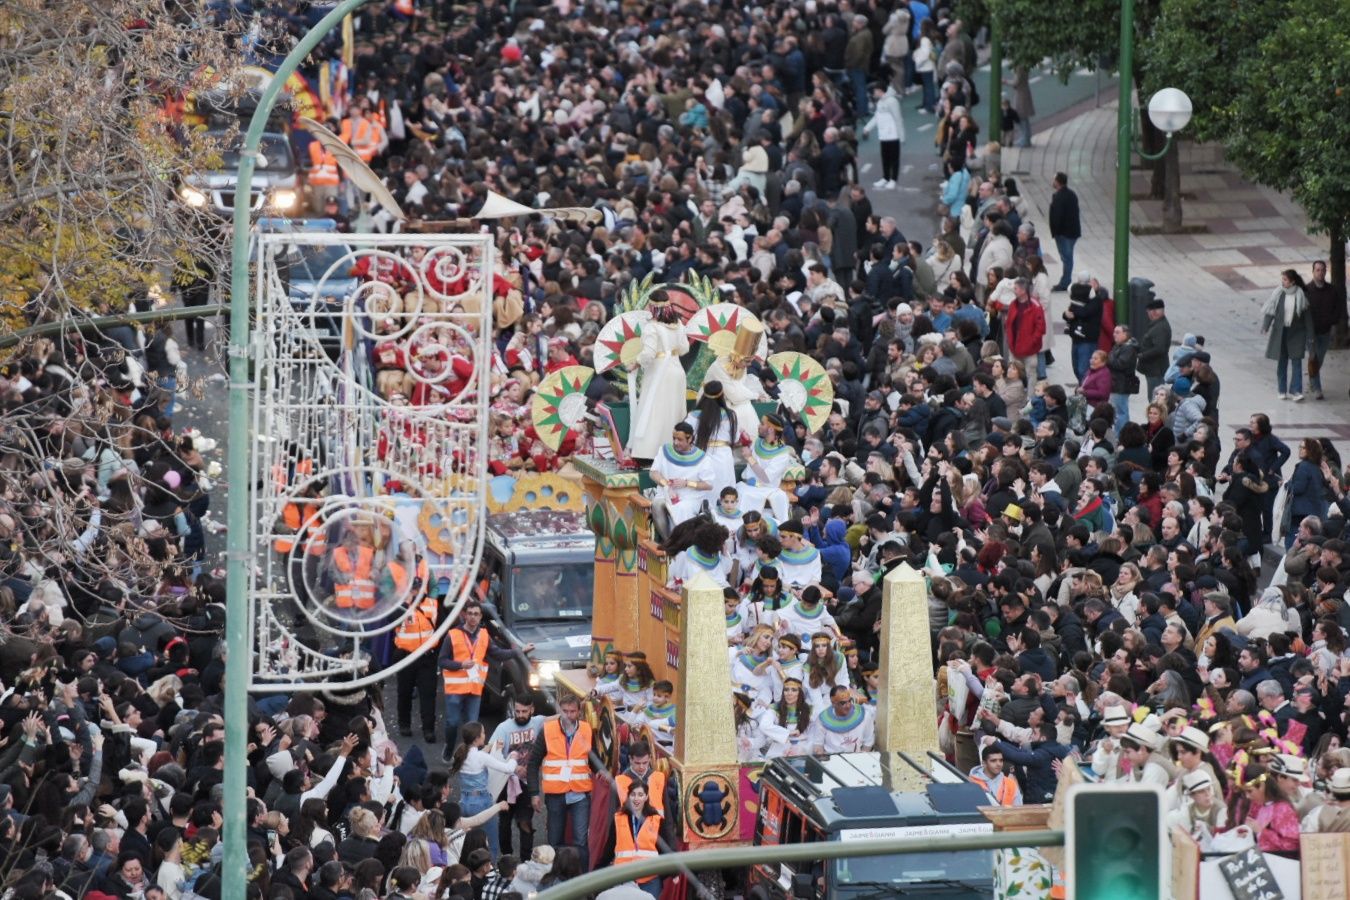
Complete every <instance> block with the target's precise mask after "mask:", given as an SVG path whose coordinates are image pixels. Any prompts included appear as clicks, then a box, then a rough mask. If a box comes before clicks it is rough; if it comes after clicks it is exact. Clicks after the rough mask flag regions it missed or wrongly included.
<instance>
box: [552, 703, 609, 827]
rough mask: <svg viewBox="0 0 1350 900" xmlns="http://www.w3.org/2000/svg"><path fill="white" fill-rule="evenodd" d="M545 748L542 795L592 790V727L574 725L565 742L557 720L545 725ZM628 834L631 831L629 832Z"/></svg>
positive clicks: (581, 724)
mask: <svg viewBox="0 0 1350 900" xmlns="http://www.w3.org/2000/svg"><path fill="white" fill-rule="evenodd" d="M544 747H545V748H546V749H547V751H548V752H547V753H546V754H545V755H544V761H543V763H542V764H541V765H540V766H539V777H540V779H541V780H542V781H543V787H544V793H545V794H566V793H567V792H568V791H577V792H579V793H586V792H588V791H590V789H591V760H590V755H591V726H590V725H588V724H587V723H585V722H578V723H577V731H576V734H574V735H572V743H571V744H568V743H567V736H566V735H565V734H563V730H562V726H561V725H559V724H558V720H557V718H552V719H549V720H548V721H547V722H545V723H544ZM630 831H631V829H630Z"/></svg>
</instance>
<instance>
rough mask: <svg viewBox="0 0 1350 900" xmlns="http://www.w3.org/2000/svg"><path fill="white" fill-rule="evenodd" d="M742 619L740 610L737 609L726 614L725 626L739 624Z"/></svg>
mask: <svg viewBox="0 0 1350 900" xmlns="http://www.w3.org/2000/svg"><path fill="white" fill-rule="evenodd" d="M742 621H744V620H743V619H742V618H741V614H740V611H739V610H738V611H736V612H734V613H732V614H731V615H729V616H727V627H728V628H735V627H736V626H737V625H739V624H741V622H742Z"/></svg>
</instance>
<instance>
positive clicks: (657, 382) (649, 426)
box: [628, 321, 689, 459]
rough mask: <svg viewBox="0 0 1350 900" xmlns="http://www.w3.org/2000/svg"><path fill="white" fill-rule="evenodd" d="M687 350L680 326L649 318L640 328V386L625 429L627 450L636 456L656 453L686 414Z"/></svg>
mask: <svg viewBox="0 0 1350 900" xmlns="http://www.w3.org/2000/svg"><path fill="white" fill-rule="evenodd" d="M688 352H689V338H688V337H687V336H686V335H685V333H684V329H683V328H682V327H680V326H679V325H664V324H662V323H660V322H656V321H651V322H648V323H647V324H646V325H644V326H643V327H642V352H640V353H639V354H638V358H637V362H638V365H639V366H641V367H642V388H641V390H639V391H638V400H637V410H636V412H635V413H634V415H633V419H632V424H631V425H630V426H629V429H628V453H629V455H630V456H634V457H637V458H638V459H651V458H652V457H654V456H656V454H657V451H659V450H660V449H661V445H662V444H664V443H665V442H666V441H668V440H670V433H671V431H672V430H674V428H675V426H676V425H678V424H679V423H680V422H682V421H683V420H684V416H685V408H686V404H685V399H684V397H685V375H684V367H683V366H681V365H680V357H681V356H684V354H686V353H688Z"/></svg>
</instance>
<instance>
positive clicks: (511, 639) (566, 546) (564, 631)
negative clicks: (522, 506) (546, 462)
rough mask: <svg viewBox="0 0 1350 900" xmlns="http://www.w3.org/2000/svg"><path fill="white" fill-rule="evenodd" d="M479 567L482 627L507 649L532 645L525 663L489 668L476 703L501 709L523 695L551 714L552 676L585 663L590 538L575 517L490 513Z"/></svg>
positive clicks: (592, 570) (553, 513)
mask: <svg viewBox="0 0 1350 900" xmlns="http://www.w3.org/2000/svg"><path fill="white" fill-rule="evenodd" d="M483 566H484V569H485V571H486V573H487V581H488V587H487V592H486V593H487V596H486V600H487V602H486V603H485V604H484V608H483V611H484V620H485V621H486V622H487V623H488V626H489V628H491V629H492V630H493V631H494V632H495V633H496V634H497V636H498V638H499V639H500V640H503V641H504V642H505V643H507V644H509V645H510V646H512V647H516V648H521V647H523V646H524V645H526V644H533V645H534V650H533V651H532V652H531V653H530V654H529V657H528V658H527V657H525V656H524V655H523V654H517V656H516V658H515V659H512V660H508V661H506V662H505V663H503V664H501V665H500V666H493V667H492V668H491V669H490V670H489V672H488V681H487V684H486V686H485V690H484V693H483V701H484V703H485V705H487V706H488V708H489V709H504V708H507V705H508V704H509V703H510V701H511V700H512V699H513V698H514V697H517V696H521V695H522V694H525V693H528V694H530V695H532V696H533V698H534V701H535V705H536V707H538V708H540V709H552V707H553V704H554V702H555V694H556V690H557V686H556V683H555V679H556V677H557V675H558V673H559V672H560V671H562V670H563V669H583V668H585V667H586V666H587V664H588V663H589V662H590V656H591V605H592V600H593V597H594V583H595V535H594V534H593V533H592V532H591V531H590V529H589V528H587V527H586V523H585V520H584V518H583V514H582V513H579V512H573V511H567V510H540V509H536V510H517V511H514V512H509V513H494V514H492V515H490V516H488V521H487V536H486V540H485V542H484V547H483ZM527 663H528V667H527Z"/></svg>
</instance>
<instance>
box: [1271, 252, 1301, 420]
mask: <svg viewBox="0 0 1350 900" xmlns="http://www.w3.org/2000/svg"><path fill="white" fill-rule="evenodd" d="M1261 333H1262V334H1268V335H1270V337H1269V339H1268V340H1267V341H1266V359H1270V360H1274V361H1275V381H1276V387H1277V388H1278V390H1279V394H1280V399H1281V400H1293V401H1294V402H1295V403H1299V402H1301V401H1302V400H1303V356H1304V353H1305V352H1306V351H1307V349H1308V341H1309V339H1310V338H1311V337H1312V333H1313V329H1312V316H1311V315H1310V314H1309V311H1308V295H1307V294H1306V293H1304V291H1303V278H1302V277H1301V276H1300V275H1299V274H1298V273H1297V272H1295V271H1294V270H1293V269H1285V270H1284V271H1283V272H1281V273H1280V286H1279V287H1277V288H1276V289H1275V290H1274V291H1272V292H1271V294H1270V297H1269V298H1268V299H1267V300H1266V304H1265V306H1263V307H1261ZM1291 362H1292V363H1293V364H1294V365H1293V369H1294V375H1293V379H1292V382H1291V380H1290V377H1289V364H1290V363H1291Z"/></svg>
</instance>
